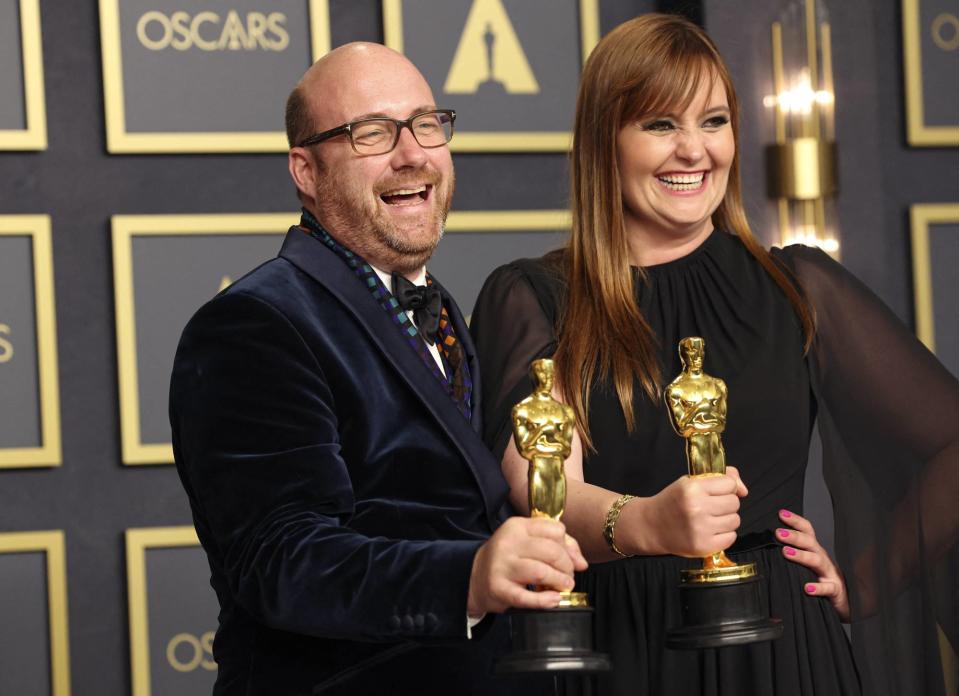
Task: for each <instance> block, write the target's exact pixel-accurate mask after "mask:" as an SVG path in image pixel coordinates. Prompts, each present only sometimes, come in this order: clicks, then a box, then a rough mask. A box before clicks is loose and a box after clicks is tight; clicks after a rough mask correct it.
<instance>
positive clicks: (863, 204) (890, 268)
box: [0, 0, 959, 696]
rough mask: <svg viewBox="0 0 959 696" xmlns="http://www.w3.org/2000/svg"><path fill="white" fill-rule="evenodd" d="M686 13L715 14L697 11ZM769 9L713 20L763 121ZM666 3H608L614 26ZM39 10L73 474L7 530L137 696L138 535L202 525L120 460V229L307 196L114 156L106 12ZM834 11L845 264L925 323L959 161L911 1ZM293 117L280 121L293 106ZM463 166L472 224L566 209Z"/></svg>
mask: <svg viewBox="0 0 959 696" xmlns="http://www.w3.org/2000/svg"><path fill="white" fill-rule="evenodd" d="M684 4H686V5H688V6H689V7H690V8H691V9H692V11H693V12H694V13H695V12H696V11H698V3H684ZM770 4H771V3H769V2H768V0H707V1H706V2H705V8H704V10H705V13H704V14H705V18H706V24H707V28H709V29H710V30H711V31H712V32H713V34H714V35H715V36H716V38H717V40H718V41H719V43H720V45H721V47H722V49H723V50H724V52H725V55H726V57H727V58H728V59H729V61H730V63H731V66H732V69H733V72H734V75H735V78H736V80H737V84H738V87H739V90H740V96H741V99H742V101H743V102H745V103H746V104H747V105H748V104H752V105H754V106H753V110H754V111H755V112H756V114H758V113H759V111H758V110H759V108H761V107H758V106H755V105H756V104H758V103H759V100H761V98H762V95H763V91H762V89H761V88H760V85H761V81H762V80H763V79H765V75H766V74H767V72H766V71H767V70H768V60H767V58H766V57H765V56H766V54H764V51H765V49H764V47H765V46H766V45H767V39H766V36H767V34H766V32H767V27H768V24H767V22H766V16H767V15H768V12H769V11H768V6H769V5H770ZM330 5H331V14H332V36H333V43H334V45H336V44H339V43H342V42H344V41H347V40H352V39H368V40H374V41H379V40H382V30H381V18H380V2H379V0H331V2H330ZM654 5H655V3H654V2H652V1H651V0H650V1H643V0H600V6H601V18H602V21H601V28H602V30H603V31H604V32H605V31H608V30H609V29H610V28H612V27H613V26H615V25H616V24H618V23H619V22H620V21H622V20H624V19H626V18H628V17H630V16H632V15H634V14H636V13H637V12H641V11H645V10H648V9H651V8H652V7H653V6H654ZM40 6H41V7H40V9H41V19H42V27H43V50H44V68H45V73H46V74H45V77H46V99H47V117H48V130H49V143H50V144H49V149H48V150H47V151H46V152H40V153H0V180H2V181H3V182H4V187H3V193H2V195H0V214H7V213H49V214H50V215H51V216H52V219H53V236H54V266H55V271H56V297H57V325H58V330H59V368H60V392H61V422H62V429H63V466H62V467H60V468H57V469H49V470H23V471H0V531H12V530H34V529H49V528H57V529H64V530H66V542H67V567H68V583H69V589H68V591H69V609H70V652H71V665H72V683H73V692H74V693H75V694H98V695H102V696H119V695H120V694H126V693H129V683H130V679H129V652H128V631H127V610H126V591H125V566H124V555H123V542H122V534H123V531H124V530H125V529H126V528H129V527H149V526H160V525H179V524H187V523H189V522H190V515H189V510H188V506H187V503H186V500H185V497H184V495H183V492H182V490H181V488H180V485H179V482H178V481H177V478H176V473H175V471H174V470H173V468H172V467H168V466H163V467H123V466H121V465H120V463H119V461H120V454H119V425H118V421H119V417H118V405H117V383H116V380H117V377H116V374H117V372H116V354H115V352H116V349H115V334H114V317H113V295H112V293H113V288H112V267H111V258H110V236H109V217H110V215H112V214H117V213H125V214H149V213H171V212H175V213H194V212H195V213H211V212H214V213H215V212H223V213H235V212H247V211H248V212H285V211H288V210H290V209H291V207H294V206H295V200H294V198H293V195H292V187H291V185H290V183H289V181H288V178H287V173H286V160H285V157H284V156H282V155H226V156H219V155H218V156H208V155H207V156H200V155H195V156H193V155H191V156H177V155H164V156H147V155H143V156H109V157H108V156H107V155H106V154H105V144H104V143H105V138H104V122H103V92H102V82H101V66H100V48H99V30H98V26H99V25H98V15H97V7H96V2H94V1H93V0H85V1H83V2H74V3H69V10H68V11H67V9H66V4H65V3H62V2H54V1H53V0H41V2H40ZM830 10H831V13H832V19H833V32H834V40H835V44H834V47H835V65H836V82H837V93H838V100H839V101H838V108H837V112H838V123H837V132H838V134H839V138H838V139H839V143H840V182H841V188H842V196H841V198H840V205H839V215H840V223H841V226H842V234H843V243H844V247H843V253H844V261H845V263H846V264H847V265H848V266H849V267H850V268H851V269H852V270H853V271H854V272H856V273H857V274H858V275H859V276H860V277H861V278H862V279H863V280H865V281H866V282H867V283H868V284H869V285H870V286H872V287H873V288H874V289H875V290H876V291H877V292H878V293H879V294H880V296H881V297H883V299H885V300H886V301H887V302H888V303H889V304H890V305H891V306H892V307H893V309H894V310H895V311H896V313H897V314H899V316H900V317H902V318H903V319H904V320H906V321H911V314H912V312H911V307H912V299H911V278H910V270H909V268H910V266H909V264H910V259H909V253H908V232H907V219H906V214H907V208H908V206H909V205H910V204H911V203H916V202H931V201H935V202H947V201H957V200H959V191H957V185H956V183H955V172H957V171H959V150H948V149H942V148H940V149H936V148H932V149H922V150H918V149H909V148H907V147H905V145H904V135H903V134H904V123H903V120H904V116H903V94H902V79H901V74H902V73H901V23H900V11H899V2H897V1H896V0H880V1H878V2H876V1H870V0H843V1H842V2H839V1H838V0H835V1H834V2H832V3H831V6H830ZM760 54H763V55H760ZM747 112H748V109H747ZM276 115H277V122H278V123H279V122H280V119H281V118H282V105H281V104H277V105H276ZM757 127H758V124H757V123H756V115H755V114H754V115H753V116H750V115H749V114H748V113H747V118H746V120H745V123H744V135H745V137H744V139H743V145H744V149H745V151H746V156H745V157H744V165H745V167H746V172H745V174H746V176H745V181H746V196H747V200H748V201H749V208H750V212H751V213H752V215H753V220H754V222H756V223H757V227H760V228H762V229H768V228H769V227H770V222H771V220H772V218H771V213H770V211H769V210H768V208H767V206H766V205H765V203H763V201H762V198H763V191H764V184H763V179H762V161H761V155H760V151H759V149H758V144H759V142H760V140H758V139H757V138H756V137H750V133H751V132H752V131H751V129H753V128H757ZM755 132H758V131H755ZM455 162H456V167H457V179H458V187H457V189H458V190H457V196H456V202H455V207H456V208H457V209H459V210H480V209H529V208H561V207H563V206H564V205H565V201H566V164H565V157H564V156H563V155H558V154H539V155H522V154H508V155H482V154H471V155H466V154H460V155H456V156H455ZM490 240H491V241H490V243H491V244H493V243H496V242H495V240H496V237H491V238H490ZM500 253H502V251H501V252H500ZM518 253H522V254H527V253H529V251H528V249H523V250H521V251H519V250H518ZM447 263H449V264H451V265H450V266H449V267H448V268H447V269H446V270H445V271H444V269H441V268H437V269H436V270H437V274H438V275H439V277H440V278H441V279H442V278H443V277H444V276H447V277H451V276H453V275H455V274H456V273H457V272H458V271H457V267H456V266H455V265H452V264H454V263H464V264H467V265H468V266H469V267H470V268H471V269H472V267H474V266H477V265H479V264H481V263H483V259H478V258H475V257H471V258H469V259H466V260H462V259H459V260H457V259H443V260H442V265H443V266H444V267H446V264H447ZM464 305H466V306H465V307H464V310H465V311H467V312H468V311H469V309H470V308H469V305H468V302H464ZM817 505H818V507H819V508H820V509H821V508H822V505H823V501H822V500H821V499H820V500H819V501H818V503H817ZM2 647H3V646H0V648H2Z"/></svg>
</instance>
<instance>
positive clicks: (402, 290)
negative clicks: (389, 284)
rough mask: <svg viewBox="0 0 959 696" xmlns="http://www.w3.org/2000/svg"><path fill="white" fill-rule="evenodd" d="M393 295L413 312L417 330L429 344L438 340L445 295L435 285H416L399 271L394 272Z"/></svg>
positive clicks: (403, 306) (407, 309) (406, 308)
mask: <svg viewBox="0 0 959 696" xmlns="http://www.w3.org/2000/svg"><path fill="white" fill-rule="evenodd" d="M393 296H394V297H395V298H396V301H397V302H399V303H400V307H402V308H403V309H404V310H406V311H407V312H410V311H412V312H413V321H414V322H415V323H416V330H417V331H419V334H420V336H422V337H423V340H424V341H426V342H427V343H428V344H430V345H433V344H434V343H435V342H436V332H437V331H439V328H440V314H441V313H442V310H443V297H442V295H441V294H440V291H439V288H437V287H436V286H435V285H414V284H413V283H411V282H410V281H408V280H407V279H406V278H404V277H403V276H401V275H399V274H398V273H394V274H393Z"/></svg>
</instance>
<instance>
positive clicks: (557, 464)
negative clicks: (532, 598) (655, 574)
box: [493, 360, 610, 675]
mask: <svg viewBox="0 0 959 696" xmlns="http://www.w3.org/2000/svg"><path fill="white" fill-rule="evenodd" d="M530 377H532V380H533V393H532V394H530V395H529V396H528V397H526V398H525V399H523V400H522V401H520V402H519V403H518V404H516V405H515V406H514V407H513V410H512V412H511V415H512V423H513V439H514V442H515V443H516V449H517V450H518V451H519V453H520V455H522V457H523V459H525V460H527V461H528V462H529V478H528V480H529V510H530V516H531V517H549V518H551V519H554V520H556V521H559V520H560V518H561V517H562V516H563V510H564V509H565V508H566V472H565V469H564V467H565V464H566V458H567V457H568V456H569V453H570V450H571V448H572V444H573V433H574V432H575V431H576V418H575V416H574V414H573V409H571V408H570V407H569V406H567V405H566V404H563V403H561V402H559V401H557V400H556V399H554V398H553V396H552V391H553V361H552V360H534V361H533V363H532V365H530ZM533 589H535V590H540V591H541V590H545V589H549V588H546V587H535V588H533ZM507 614H508V616H509V622H510V638H511V640H512V645H513V647H512V651H511V652H509V653H507V654H505V655H501V656H500V657H498V658H497V659H496V662H495V663H494V667H493V671H494V673H495V674H497V675H509V674H519V673H524V672H539V673H543V672H552V673H556V672H573V673H579V674H588V673H592V672H608V671H609V669H610V660H609V655H606V654H604V653H598V652H594V651H593V609H592V607H590V606H589V602H587V601H586V593H585V592H571V591H568V590H560V602H559V605H558V606H556V607H554V608H552V609H510V610H509V612H507Z"/></svg>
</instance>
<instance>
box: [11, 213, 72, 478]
mask: <svg viewBox="0 0 959 696" xmlns="http://www.w3.org/2000/svg"><path fill="white" fill-rule="evenodd" d="M0 236H2V237H29V238H30V241H31V250H32V253H33V308H34V312H33V314H34V322H35V324H36V329H35V330H36V347H37V387H38V394H37V397H38V398H37V401H38V403H39V406H40V445H39V446H37V447H7V448H0V468H9V469H20V468H27V467H46V466H60V463H61V458H62V455H61V450H60V384H59V378H58V374H57V319H56V303H55V300H54V295H53V244H52V239H51V237H52V235H51V232H50V216H49V215H0Z"/></svg>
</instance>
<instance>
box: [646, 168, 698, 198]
mask: <svg viewBox="0 0 959 696" xmlns="http://www.w3.org/2000/svg"><path fill="white" fill-rule="evenodd" d="M707 176H708V172H705V171H702V172H671V173H668V174H659V175H657V177H656V179H657V180H658V181H659V182H660V183H661V184H662V185H663V186H664V187H665V188H666V189H667V190H668V191H674V192H676V193H683V192H687V191H699V190H700V189H702V188H703V186H704V185H705V183H706V177H707Z"/></svg>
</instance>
